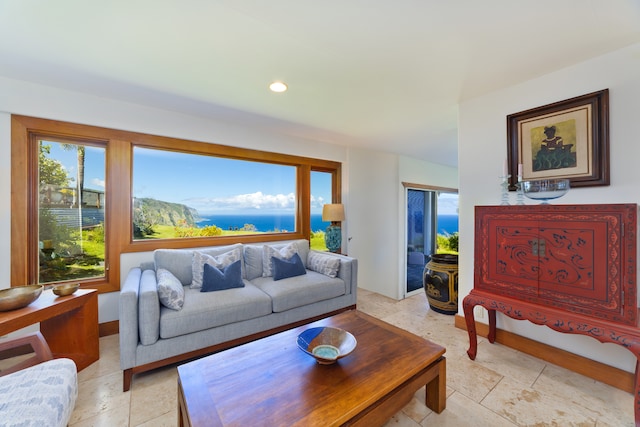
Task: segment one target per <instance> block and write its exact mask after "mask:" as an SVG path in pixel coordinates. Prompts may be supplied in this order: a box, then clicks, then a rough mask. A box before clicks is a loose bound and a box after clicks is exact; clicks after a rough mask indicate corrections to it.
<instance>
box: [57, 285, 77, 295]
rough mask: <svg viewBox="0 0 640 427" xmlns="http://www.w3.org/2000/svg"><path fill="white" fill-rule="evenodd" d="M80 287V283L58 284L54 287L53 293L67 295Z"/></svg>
mask: <svg viewBox="0 0 640 427" xmlns="http://www.w3.org/2000/svg"><path fill="white" fill-rule="evenodd" d="M79 287H80V283H65V284H63V285H56V286H54V287H53V293H54V294H56V295H58V296H59V297H65V296H67V295H71V294H72V293H74V292H75V291H77V290H78V288H79Z"/></svg>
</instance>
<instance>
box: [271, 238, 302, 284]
mask: <svg viewBox="0 0 640 427" xmlns="http://www.w3.org/2000/svg"><path fill="white" fill-rule="evenodd" d="M297 253H298V246H297V245H296V244H295V243H294V242H292V243H289V244H288V245H286V246H284V247H282V248H277V249H276V248H274V247H272V246H267V245H265V246H263V247H262V277H271V276H273V272H272V271H271V257H276V258H278V259H289V258H291V257H292V256H293V254H297Z"/></svg>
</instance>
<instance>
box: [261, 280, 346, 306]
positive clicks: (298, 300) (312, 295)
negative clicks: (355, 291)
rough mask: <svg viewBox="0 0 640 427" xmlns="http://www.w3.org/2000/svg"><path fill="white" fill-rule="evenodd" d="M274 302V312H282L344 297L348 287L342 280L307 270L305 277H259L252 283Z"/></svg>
mask: <svg viewBox="0 0 640 427" xmlns="http://www.w3.org/2000/svg"><path fill="white" fill-rule="evenodd" d="M251 283H252V284H254V285H256V286H257V287H258V288H260V289H262V291H264V292H265V293H266V294H268V295H269V296H270V297H271V300H272V301H273V311H274V312H282V311H286V310H290V309H292V308H296V307H301V306H303V305H307V304H313V303H314V302H318V301H324V300H328V299H331V298H335V297H338V296H340V295H344V294H345V293H346V286H345V283H344V281H343V280H342V279H340V278H338V277H336V278H331V277H327V276H325V275H324V274H320V273H317V272H315V271H310V270H307V274H306V275H304V276H296V277H290V278H288V279H282V280H278V281H274V280H273V278H271V277H258V278H257V279H254V280H252V281H251Z"/></svg>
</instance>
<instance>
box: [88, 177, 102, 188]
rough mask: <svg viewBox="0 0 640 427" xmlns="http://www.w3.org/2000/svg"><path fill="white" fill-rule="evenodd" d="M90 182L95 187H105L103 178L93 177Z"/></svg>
mask: <svg viewBox="0 0 640 427" xmlns="http://www.w3.org/2000/svg"><path fill="white" fill-rule="evenodd" d="M91 184H93V185H95V186H96V187H100V188H104V187H105V185H104V180H103V179H98V178H93V179H92V180H91Z"/></svg>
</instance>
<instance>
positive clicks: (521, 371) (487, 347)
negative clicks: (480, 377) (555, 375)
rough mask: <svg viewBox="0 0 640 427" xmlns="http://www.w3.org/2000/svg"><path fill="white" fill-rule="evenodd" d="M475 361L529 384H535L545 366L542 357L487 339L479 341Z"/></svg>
mask: <svg viewBox="0 0 640 427" xmlns="http://www.w3.org/2000/svg"><path fill="white" fill-rule="evenodd" d="M475 363H477V364H480V365H482V366H484V367H485V368H488V369H491V370H492V371H494V372H499V373H500V374H501V375H502V376H505V377H508V378H511V379H513V380H516V381H520V382H522V383H524V384H526V385H528V386H532V385H533V383H534V382H535V381H536V380H537V379H538V377H539V376H540V374H541V373H542V370H543V369H544V367H545V362H543V361H542V360H540V359H537V358H535V357H532V356H529V355H527V354H524V353H521V352H519V351H516V350H513V349H511V348H509V347H505V346H503V345H501V344H498V343H494V344H491V343H490V342H489V341H486V340H484V341H482V342H479V343H478V353H477V355H476V359H475Z"/></svg>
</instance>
